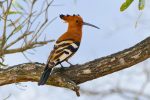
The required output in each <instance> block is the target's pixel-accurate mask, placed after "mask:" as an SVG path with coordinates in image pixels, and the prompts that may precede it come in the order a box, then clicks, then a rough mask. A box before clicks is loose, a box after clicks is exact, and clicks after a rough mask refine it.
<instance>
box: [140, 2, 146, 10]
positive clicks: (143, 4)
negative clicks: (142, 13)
mask: <svg viewBox="0 0 150 100" xmlns="http://www.w3.org/2000/svg"><path fill="white" fill-rule="evenodd" d="M144 6H145V0H139V10H143V9H144Z"/></svg>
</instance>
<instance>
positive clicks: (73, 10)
mask: <svg viewBox="0 0 150 100" xmlns="http://www.w3.org/2000/svg"><path fill="white" fill-rule="evenodd" d="M137 1H138V0H137ZM137 1H134V2H133V4H132V5H131V6H130V7H129V8H128V9H127V10H126V11H125V12H120V11H119V8H120V6H121V4H122V3H123V2H124V0H120V1H119V0H112V1H111V2H110V0H92V1H87V0H77V3H74V1H73V0H55V2H54V4H62V5H63V6H56V7H55V6H53V7H50V8H49V17H50V18H51V19H52V18H54V17H56V16H59V15H60V14H80V16H82V17H83V19H84V21H85V22H89V23H92V24H94V25H96V26H98V27H100V28H101V29H100V30H98V29H95V28H92V27H88V26H84V27H83V39H82V42H81V46H80V49H79V50H78V52H77V53H76V54H75V55H74V56H73V57H72V58H71V59H70V62H72V63H73V64H81V63H85V62H87V61H90V60H93V59H96V58H99V57H103V56H107V55H110V54H112V53H115V52H118V51H121V50H123V49H126V48H129V47H131V46H133V45H135V44H136V43H138V42H140V41H141V40H143V39H145V38H146V37H148V36H150V23H149V21H150V12H149V9H150V2H149V0H146V6H145V9H144V10H143V11H139V10H138V7H137V5H138V2H137ZM141 13H142V16H141V17H140V19H139V20H138V24H137V27H136V28H135V24H136V21H137V19H138V17H139V15H140V14H141ZM66 29H67V24H65V23H63V21H62V20H61V19H60V18H59V17H58V18H57V19H56V20H55V21H54V22H53V23H52V24H50V25H49V26H48V28H47V29H46V31H45V32H44V33H43V34H47V38H49V39H57V38H58V37H59V36H60V35H61V34H63V33H64V32H65V31H66ZM53 44H54V43H50V44H48V45H46V46H44V47H41V48H38V49H36V52H35V55H30V54H27V55H28V56H29V57H30V58H31V59H32V61H33V62H41V63H45V62H46V60H47V57H48V55H49V52H50V51H51V50H52V47H53ZM23 62H28V61H27V60H26V59H25V58H24V57H23V55H22V54H15V55H8V56H6V58H5V63H7V64H9V65H16V64H20V63H23ZM64 65H66V64H64ZM141 65H142V64H138V65H137V66H141ZM66 66H67V65H66ZM140 69H141V68H140V67H138V68H136V67H133V68H130V69H127V70H124V71H121V72H117V73H115V74H111V75H108V76H105V77H103V78H99V79H95V80H94V81H89V82H86V83H83V84H82V85H80V87H81V88H83V89H85V90H92V91H100V90H102V89H105V88H111V87H113V86H115V85H116V81H117V80H118V79H121V80H122V82H125V83H123V84H122V86H125V87H127V86H126V83H128V78H127V77H126V75H127V74H125V73H126V72H132V71H135V72H137V73H140ZM141 76H142V74H141ZM133 80H134V79H133ZM141 80H142V77H141V78H139V79H137V80H136V79H135V81H136V82H137V81H138V82H139V81H141ZM108 82H109V83H108ZM133 83H134V82H133ZM133 83H132V82H131V84H128V86H129V87H131V89H134V88H135V89H138V87H139V86H140V83H139V84H136V85H135V84H134V85H133ZM22 85H23V86H27V87H21V86H18V85H13V84H12V85H7V86H1V87H0V100H1V99H3V98H5V97H7V95H9V94H11V97H10V98H9V99H8V100H34V99H36V100H60V99H61V100H85V99H86V100H91V99H93V100H99V99H98V96H88V95H85V94H82V93H81V97H77V96H76V95H75V93H74V92H72V91H70V90H67V89H64V88H57V87H54V86H46V85H45V86H40V87H39V86H37V83H30V82H28V83H27V82H26V83H22ZM20 88H21V89H20ZM149 88H150V87H149ZM22 89H23V90H22ZM112 97H113V98H114V100H115V99H116V100H125V99H122V98H121V97H120V96H118V95H113V96H111V97H108V98H104V99H103V100H112Z"/></svg>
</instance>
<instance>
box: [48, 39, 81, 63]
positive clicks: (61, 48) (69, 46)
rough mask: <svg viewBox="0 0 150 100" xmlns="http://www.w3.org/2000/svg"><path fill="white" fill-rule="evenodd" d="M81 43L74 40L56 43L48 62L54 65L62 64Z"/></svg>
mask: <svg viewBox="0 0 150 100" xmlns="http://www.w3.org/2000/svg"><path fill="white" fill-rule="evenodd" d="M79 45H80V43H79V42H74V41H72V40H68V41H61V42H58V43H56V44H55V47H54V50H53V51H52V53H51V54H50V57H49V61H48V62H49V63H51V64H53V65H57V64H60V63H61V62H63V61H65V60H67V59H68V58H70V57H71V56H72V55H73V54H74V53H75V52H76V51H77V50H78V48H79Z"/></svg>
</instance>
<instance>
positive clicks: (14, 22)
mask: <svg viewBox="0 0 150 100" xmlns="http://www.w3.org/2000/svg"><path fill="white" fill-rule="evenodd" d="M21 18H22V16H20V17H19V18H17V19H16V20H15V21H13V22H12V23H10V24H9V25H8V27H11V26H14V25H16V24H17V23H18V22H19V21H20V19H21Z"/></svg>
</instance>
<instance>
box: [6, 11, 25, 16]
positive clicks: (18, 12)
mask: <svg viewBox="0 0 150 100" xmlns="http://www.w3.org/2000/svg"><path fill="white" fill-rule="evenodd" d="M7 14H8V15H11V14H22V12H20V11H9V12H8V13H7Z"/></svg>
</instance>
